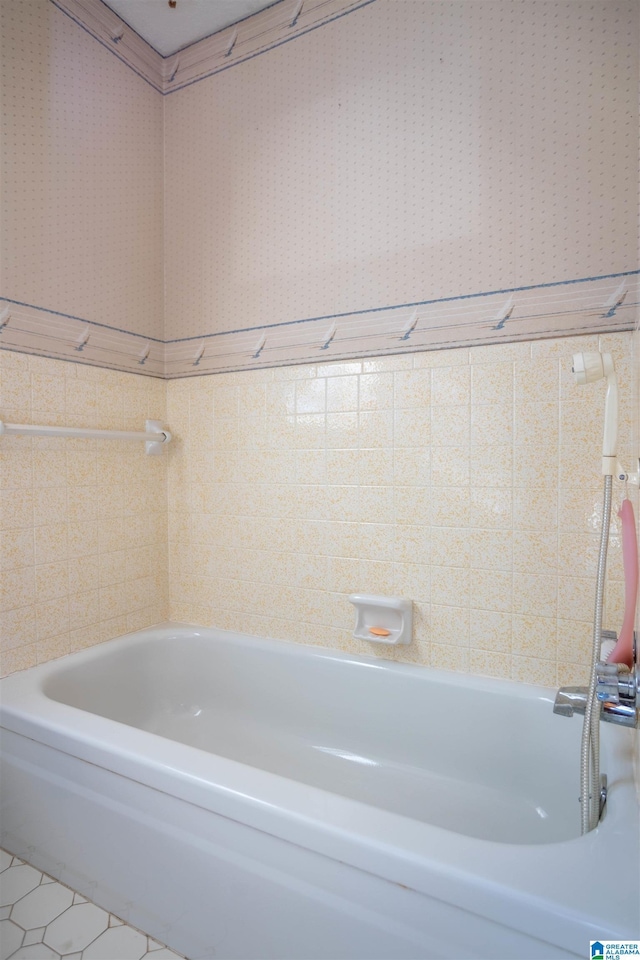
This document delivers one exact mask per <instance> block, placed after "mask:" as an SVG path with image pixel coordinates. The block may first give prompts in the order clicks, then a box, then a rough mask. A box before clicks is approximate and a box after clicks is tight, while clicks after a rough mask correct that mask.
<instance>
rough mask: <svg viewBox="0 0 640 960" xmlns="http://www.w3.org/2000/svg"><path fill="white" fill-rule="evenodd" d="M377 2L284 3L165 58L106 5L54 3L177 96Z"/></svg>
mask: <svg viewBox="0 0 640 960" xmlns="http://www.w3.org/2000/svg"><path fill="white" fill-rule="evenodd" d="M375 2H376V0H278V2H276V3H274V4H272V6H270V7H267V8H266V9H265V10H261V11H260V12H259V13H255V14H253V15H252V16H249V17H246V18H245V19H244V20H242V21H240V22H239V23H236V24H232V25H231V26H230V27H225V28H224V29H223V30H220V31H218V32H217V33H214V34H212V35H211V36H210V37H204V38H203V39H202V40H198V41H196V42H195V43H192V44H189V45H188V46H186V47H184V48H183V49H182V50H179V51H178V52H177V53H173V54H171V55H170V56H168V57H163V56H162V55H161V54H160V53H158V51H157V50H154V48H153V47H152V46H151V45H150V44H149V43H147V41H146V40H143V38H142V37H141V36H140V35H139V34H138V33H136V31H135V30H134V29H133V28H132V27H130V26H129V25H128V24H127V23H125V22H124V20H121V19H120V17H119V16H118V15H117V14H116V13H115V12H114V11H113V10H111V8H110V7H108V6H107V5H106V4H105V3H102V2H101V0H51V3H53V4H54V6H56V7H57V8H58V9H59V10H61V11H62V12H63V13H66V14H67V16H69V17H71V19H72V20H73V21H75V23H77V24H78V25H79V26H81V27H82V28H83V29H85V30H86V31H87V32H88V33H90V34H91V36H92V37H94V38H95V39H96V40H97V41H98V42H99V43H101V44H102V45H103V46H104V47H106V48H107V50H110V51H111V53H113V54H114V55H115V56H116V57H118V59H119V60H122V62H123V63H126V64H127V66H128V67H130V68H131V69H132V70H134V71H135V72H136V73H137V74H138V75H139V76H141V77H142V78H143V79H144V80H146V81H147V83H149V84H151V86H152V87H153V88H154V89H155V90H157V91H158V92H159V93H162V94H169V93H175V92H176V91H177V90H181V89H182V88H183V87H187V86H190V85H191V84H192V83H197V82H198V80H204V79H205V78H206V77H211V76H213V75H214V74H216V73H221V72H222V71H223V70H228V69H229V67H233V66H235V65H237V64H238V63H244V62H245V60H250V59H251V58H253V57H257V56H259V55H260V54H261V53H265V52H266V51H267V50H271V49H273V48H274V47H279V46H280V45H281V44H283V43H288V42H289V41H290V40H293V39H295V38H296V37H300V36H303V35H304V34H305V33H309V31H311V30H315V29H317V28H318V27H321V26H324V25H325V24H327V23H330V22H331V21H332V20H337V19H338V18H339V17H343V16H345V15H346V14H348V13H351V12H352V11H354V10H358V9H359V8H360V7H365V6H368V5H369V4H370V3H375Z"/></svg>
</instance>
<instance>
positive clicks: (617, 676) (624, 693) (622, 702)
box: [553, 662, 640, 727]
mask: <svg viewBox="0 0 640 960" xmlns="http://www.w3.org/2000/svg"><path fill="white" fill-rule="evenodd" d="M588 695H589V690H588V688H587V687H561V688H560V689H559V690H558V692H557V694H556V699H555V703H554V705H553V712H554V713H557V714H558V715H559V716H561V717H572V716H573V715H574V714H582V715H584V713H585V710H586V706H587V699H588ZM596 695H597V697H598V700H600V702H601V704H602V713H601V719H602V720H604V721H605V722H606V723H617V724H619V725H620V726H623V727H640V669H639V667H638V665H637V664H636V665H635V666H634V668H633V670H629V669H628V668H627V667H625V666H622V665H618V664H613V663H602V662H600V663H598V664H596Z"/></svg>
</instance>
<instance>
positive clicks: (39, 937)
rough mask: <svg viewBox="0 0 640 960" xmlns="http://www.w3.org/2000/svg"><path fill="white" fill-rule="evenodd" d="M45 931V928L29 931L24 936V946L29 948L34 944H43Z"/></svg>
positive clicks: (34, 928) (35, 928)
mask: <svg viewBox="0 0 640 960" xmlns="http://www.w3.org/2000/svg"><path fill="white" fill-rule="evenodd" d="M45 929H46V928H45V927H32V929H31V930H27V932H26V933H25V935H24V940H23V941H22V946H23V947H28V946H30V945H31V944H32V943H42V941H43V939H44V931H45Z"/></svg>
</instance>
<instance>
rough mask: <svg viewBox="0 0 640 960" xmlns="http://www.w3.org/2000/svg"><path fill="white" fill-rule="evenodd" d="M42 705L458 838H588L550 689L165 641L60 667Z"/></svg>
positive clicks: (565, 734) (319, 654)
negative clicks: (294, 782)
mask: <svg viewBox="0 0 640 960" xmlns="http://www.w3.org/2000/svg"><path fill="white" fill-rule="evenodd" d="M42 690H43V692H44V694H45V696H46V697H48V698H49V699H50V700H53V701H57V702H59V703H63V704H66V705H68V706H71V707H72V708H74V709H77V710H82V711H88V712H89V713H93V714H97V715H99V716H102V717H106V718H109V719H111V720H113V721H116V722H118V723H120V724H126V725H129V726H132V727H136V728H138V729H140V730H145V731H147V732H149V733H151V734H155V735H159V736H161V737H165V738H168V739H170V740H174V741H177V742H180V743H184V744H188V745H189V746H191V747H195V748H198V749H200V750H205V751H208V752H209V753H213V754H217V755H220V756H223V757H226V758H229V759H232V760H235V761H238V762H240V763H244V764H248V765H250V766H252V767H258V768H260V769H262V770H267V771H269V772H270V773H274V774H277V775H279V776H282V777H287V778H289V779H293V780H297V781H300V782H302V783H305V784H308V785H310V786H314V787H319V788H321V789H323V790H327V791H330V792H332V793H336V794H339V795H342V796H345V797H348V798H351V799H354V800H359V801H362V802H364V803H367V804H369V805H371V806H374V807H378V808H381V809H383V810H388V811H391V812H393V813H395V814H400V815H402V816H405V817H409V818H411V819H414V820H418V821H422V822H426V823H429V824H432V825H435V826H439V827H444V828H445V829H448V830H453V831H455V832H456V833H461V834H465V835H468V836H472V837H480V838H483V839H488V840H494V841H498V842H502V843H518V844H523V843H524V844H545V843H554V842H557V841H563V840H568V839H571V838H573V837H576V836H577V835H578V833H579V817H578V815H577V794H576V787H577V784H578V781H579V767H578V765H579V740H580V724H579V723H578V722H577V721H575V720H573V721H571V720H567V719H566V718H562V717H556V716H554V715H553V713H552V708H551V703H552V696H551V693H550V691H546V690H544V689H543V688H527V687H523V686H522V685H516V684H511V683H508V682H494V681H482V680H475V681H470V680H469V678H464V682H463V681H462V680H461V678H459V677H456V676H455V675H451V674H446V673H440V672H435V671H430V670H427V669H425V668H415V667H407V666H404V665H400V664H389V663H385V664H381V663H380V662H377V661H375V660H374V659H372V658H366V657H350V656H347V655H344V654H339V653H335V652H330V651H322V650H316V651H313V652H311V651H308V650H307V651H301V650H300V648H298V647H296V646H295V645H291V644H285V643H278V642H276V641H268V642H265V641H252V640H250V639H247V638H240V637H238V636H236V637H233V638H229V637H226V638H225V637H218V638H216V639H215V640H212V639H211V637H210V636H198V635H192V636H189V637H185V636H180V637H178V636H175V635H165V636H163V637H161V638H158V639H154V640H149V638H145V637H140V638H137V639H134V640H131V639H130V638H129V639H128V641H127V642H126V643H121V642H120V641H115V642H113V643H111V644H109V645H106V646H104V647H103V648H102V649H96V650H91V651H86V653H85V654H79V655H76V656H75V657H74V658H73V660H71V659H69V660H68V661H66V662H65V661H62V662H60V664H58V665H51V668H50V670H49V671H48V673H47V675H46V677H45V679H44V681H43V686H42ZM603 740H604V743H603V750H604V758H603V763H604V766H603V769H604V770H606V763H607V741H608V738H607V736H606V735H605V737H604V738H603Z"/></svg>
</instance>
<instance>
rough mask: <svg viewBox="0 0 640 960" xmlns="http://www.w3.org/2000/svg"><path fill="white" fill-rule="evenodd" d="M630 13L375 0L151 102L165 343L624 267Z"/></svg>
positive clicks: (573, 6)
mask: <svg viewBox="0 0 640 960" xmlns="http://www.w3.org/2000/svg"><path fill="white" fill-rule="evenodd" d="M638 10H639V8H638V7H637V5H636V4H634V3H627V2H621V3H618V2H611V0H606V2H581V0H579V2H573V3H565V2H545V0H536V2H534V3H529V2H525V3H513V2H511V0H485V2H482V3H474V2H465V0H461V2H458V0H454V2H447V3H441V2H429V0H402V2H397V0H376V2H375V3H372V4H369V5H368V6H365V7H362V8H360V9H358V10H356V11H354V12H353V13H350V14H349V15H348V16H345V17H342V18H341V19H340V20H337V21H335V22H333V23H329V24H327V25H325V26H324V27H322V29H320V30H316V31H314V32H313V33H310V34H307V35H306V36H303V37H300V38H298V39H296V40H295V41H294V42H292V43H288V44H285V45H283V46H281V47H278V48H276V49H273V50H271V51H270V52H269V53H268V54H265V55H263V56H260V57H258V58H256V59H254V60H251V61H248V62H246V63H243V64H240V65H238V66H237V67H235V68H234V69H233V70H229V71H227V72H225V73H223V74H220V75H218V76H216V77H212V78H209V79H206V80H203V81H202V82H200V83H196V84H194V85H192V86H190V87H188V88H185V89H183V90H180V91H177V92H176V93H172V94H170V95H168V96H167V97H165V138H166V139H165V149H166V166H165V214H166V234H165V235H166V284H167V286H166V325H165V336H166V339H167V340H171V339H173V338H179V337H187V336H194V337H197V336H201V335H203V334H206V333H210V332H213V331H220V330H234V329H239V328H246V327H251V326H257V325H260V324H270V323H278V322H282V321H290V320H296V319H299V318H304V317H317V316H323V315H333V314H337V313H341V312H348V311H353V310H366V309H370V308H374V307H382V306H388V305H390V304H399V303H407V302H415V301H421V300H425V299H429V298H437V297H446V296H456V295H460V294H473V293H477V292H479V291H486V290H495V289H505V288H512V287H517V286H520V285H526V284H537V283H545V282H550V281H557V280H570V279H575V278H579V277H590V276H595V275H602V274H604V273H614V272H619V271H624V270H633V269H636V268H637V254H636V238H637V224H638V212H637V197H636V187H635V183H636V171H637V163H638V159H637V72H638V43H637V29H638V23H637V21H638Z"/></svg>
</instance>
